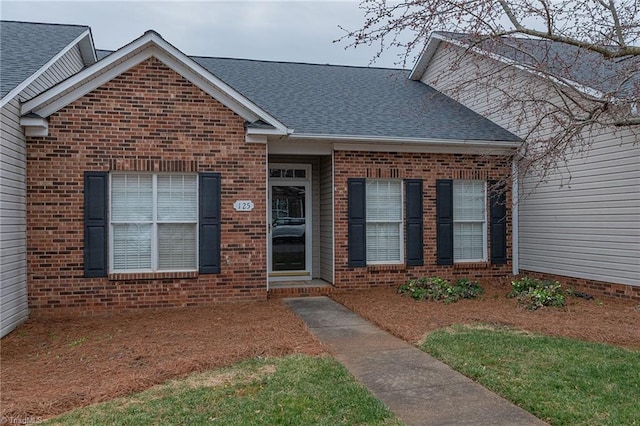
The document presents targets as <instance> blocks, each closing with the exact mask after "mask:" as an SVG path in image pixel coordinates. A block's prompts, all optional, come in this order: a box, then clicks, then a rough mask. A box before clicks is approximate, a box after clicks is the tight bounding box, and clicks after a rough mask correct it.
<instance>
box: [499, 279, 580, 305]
mask: <svg viewBox="0 0 640 426" xmlns="http://www.w3.org/2000/svg"><path fill="white" fill-rule="evenodd" d="M511 286H512V290H511V292H510V293H509V294H508V295H507V297H515V298H516V299H517V300H518V305H519V306H524V307H525V308H527V309H529V310H531V311H535V310H536V309H538V308H541V307H543V306H554V307H558V308H560V307H563V306H565V304H566V297H567V296H570V295H572V294H573V291H572V290H568V289H564V288H562V286H561V285H560V283H559V282H558V281H553V280H539V279H537V278H530V277H523V278H520V279H518V280H515V281H512V282H511Z"/></svg>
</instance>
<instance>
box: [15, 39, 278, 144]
mask: <svg viewBox="0 0 640 426" xmlns="http://www.w3.org/2000/svg"><path fill="white" fill-rule="evenodd" d="M151 56H154V57H156V58H157V59H158V60H160V61H161V62H163V63H164V64H165V65H167V66H168V67H169V68H171V69H172V70H174V71H175V72H177V73H179V74H180V75H182V76H183V77H185V78H186V79H187V80H189V81H190V82H191V83H193V84H195V85H196V86H198V87H199V88H200V89H202V90H203V91H205V92H206V93H208V94H209V95H210V96H212V97H214V98H215V99H217V100H218V101H220V102H221V103H222V104H224V105H225V106H227V107H228V108H229V109H231V110H232V111H234V112H235V113H236V114H238V115H240V116H241V117H242V118H244V119H246V120H249V121H255V120H257V119H262V120H263V121H265V122H267V123H269V124H271V125H272V126H274V127H275V128H277V129H280V130H282V131H285V132H286V130H287V129H286V126H284V125H283V124H282V123H280V122H279V121H278V120H276V119H275V118H274V117H272V116H271V115H270V114H268V113H267V112H266V111H264V110H262V109H261V108H259V107H258V106H256V105H255V104H254V103H253V102H251V101H249V100H248V99H246V98H245V97H244V96H242V95H241V94H240V93H238V92H237V91H236V90H235V89H233V88H232V87H231V86H229V85H227V84H226V83H224V82H223V81H222V80H220V79H219V78H217V77H215V76H214V75H213V74H211V73H210V72H209V71H207V70H206V69H204V68H203V67H202V66H200V65H199V64H197V63H196V62H195V61H194V60H193V59H191V58H189V57H188V56H187V55H185V54H184V53H182V52H180V51H179V50H178V49H177V48H175V47H174V46H172V45H171V44H169V43H168V42H167V41H165V40H164V39H163V38H162V37H160V35H159V34H157V33H156V32H153V31H148V32H146V33H145V34H144V35H143V36H142V37H140V38H138V39H136V40H134V41H133V42H131V43H129V44H128V45H126V46H124V47H122V48H121V49H119V50H117V51H116V52H113V53H112V54H111V55H109V56H107V57H106V58H104V59H103V60H102V61H100V62H97V63H95V64H94V65H92V66H91V67H89V68H86V69H85V70H83V71H81V72H80V73H78V74H76V75H74V76H73V77H71V78H69V79H67V80H65V81H63V82H62V83H60V84H58V85H57V86H54V87H53V88H51V89H49V90H47V91H45V92H43V93H42V94H40V95H38V96H36V97H35V98H33V99H31V100H30V101H28V102H25V103H24V104H23V105H22V110H21V113H22V115H25V114H28V113H30V112H36V113H37V114H38V115H40V116H43V117H48V116H49V115H51V114H53V113H54V112H56V111H58V110H60V109H61V108H63V107H64V106H66V105H68V104H70V103H71V102H73V101H75V100H76V99H79V98H80V97H82V96H84V95H85V94H87V93H89V92H90V91H92V90H94V89H96V88H97V87H100V86H101V85H103V84H104V83H106V82H108V81H110V80H112V79H113V78H115V77H117V76H118V75H120V74H122V73H123V72H125V71H127V70H129V69H130V68H132V67H134V66H136V65H138V64H139V63H141V62H143V61H144V60H146V59H148V58H150V57H151Z"/></svg>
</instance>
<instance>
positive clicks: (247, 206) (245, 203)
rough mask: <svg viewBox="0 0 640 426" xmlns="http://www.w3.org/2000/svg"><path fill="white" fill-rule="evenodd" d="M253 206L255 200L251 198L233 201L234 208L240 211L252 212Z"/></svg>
mask: <svg viewBox="0 0 640 426" xmlns="http://www.w3.org/2000/svg"><path fill="white" fill-rule="evenodd" d="M253 207H254V206H253V201H251V200H238V201H236V202H235V203H233V208H234V209H236V211H238V212H250V211H251V210H253Z"/></svg>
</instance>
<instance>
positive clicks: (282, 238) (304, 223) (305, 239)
mask: <svg viewBox="0 0 640 426" xmlns="http://www.w3.org/2000/svg"><path fill="white" fill-rule="evenodd" d="M269 205H270V206H271V208H270V209H269V229H268V231H269V278H270V280H291V279H311V271H312V265H311V262H312V253H311V252H312V248H311V241H312V238H311V230H312V223H311V219H312V214H311V165H310V164H270V165H269Z"/></svg>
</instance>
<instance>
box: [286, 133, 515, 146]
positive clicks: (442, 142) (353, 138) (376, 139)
mask: <svg viewBox="0 0 640 426" xmlns="http://www.w3.org/2000/svg"><path fill="white" fill-rule="evenodd" d="M289 139H291V140H321V141H329V142H349V143H363V144H366V143H372V142H373V143H387V144H390V145H422V146H424V145H437V146H452V147H453V146H455V147H477V148H518V147H519V146H520V144H521V142H520V141H489V140H470V139H466V140H465V139H460V140H456V139H438V138H398V137H388V136H362V135H323V134H295V133H294V134H291V135H289Z"/></svg>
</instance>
